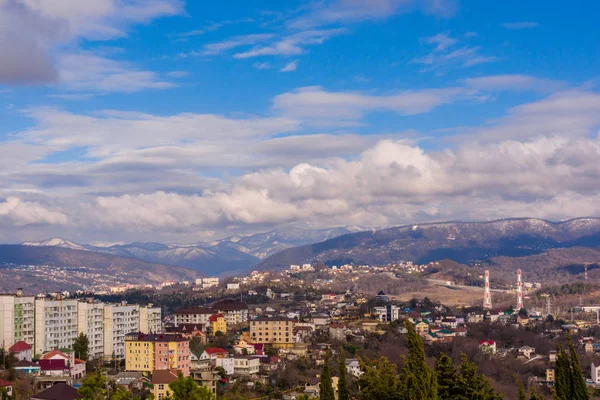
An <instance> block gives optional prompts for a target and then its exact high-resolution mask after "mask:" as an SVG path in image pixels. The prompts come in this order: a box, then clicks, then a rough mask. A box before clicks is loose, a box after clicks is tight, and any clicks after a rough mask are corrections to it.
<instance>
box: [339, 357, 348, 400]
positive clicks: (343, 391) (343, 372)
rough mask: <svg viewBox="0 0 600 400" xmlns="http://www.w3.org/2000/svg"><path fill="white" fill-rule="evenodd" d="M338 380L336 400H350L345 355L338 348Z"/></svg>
mask: <svg viewBox="0 0 600 400" xmlns="http://www.w3.org/2000/svg"><path fill="white" fill-rule="evenodd" d="M338 359H339V363H340V380H339V381H338V400H350V390H349V389H348V370H347V369H346V354H344V349H343V348H340V356H339V358H338Z"/></svg>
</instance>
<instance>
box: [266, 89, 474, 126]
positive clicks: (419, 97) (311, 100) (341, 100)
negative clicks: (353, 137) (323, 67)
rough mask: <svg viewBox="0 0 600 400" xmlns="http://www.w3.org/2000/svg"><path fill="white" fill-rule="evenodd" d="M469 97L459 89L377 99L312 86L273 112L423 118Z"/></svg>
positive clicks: (284, 98) (285, 98)
mask: <svg viewBox="0 0 600 400" xmlns="http://www.w3.org/2000/svg"><path fill="white" fill-rule="evenodd" d="M467 97H468V92H467V91H466V90H464V89H463V88H460V87H454V88H446V89H425V90H416V91H402V92H399V93H396V94H392V95H381V96H375V95H367V94H361V93H351V92H327V91H325V90H324V89H323V88H321V87H319V86H311V87H304V88H299V89H296V90H295V91H293V92H288V93H284V94H281V95H278V96H276V97H275V99H274V100H273V108H274V109H275V110H277V111H279V112H281V113H282V114H284V115H287V116H290V117H294V118H314V119H316V120H322V119H328V120H331V119H333V120H335V119H341V120H357V119H360V118H362V116H363V115H364V113H366V112H373V111H393V112H397V113H399V114H401V115H411V114H420V113H423V112H427V111H430V110H431V109H433V108H435V107H437V106H440V105H442V104H448V103H451V102H455V101H457V100H459V99H461V98H467Z"/></svg>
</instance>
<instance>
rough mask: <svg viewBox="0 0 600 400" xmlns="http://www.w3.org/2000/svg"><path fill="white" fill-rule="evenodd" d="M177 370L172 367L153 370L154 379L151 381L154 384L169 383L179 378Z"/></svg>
mask: <svg viewBox="0 0 600 400" xmlns="http://www.w3.org/2000/svg"><path fill="white" fill-rule="evenodd" d="M177 372H178V371H176V370H172V369H163V370H158V369H157V370H154V371H153V372H152V380H151V381H150V383H152V384H153V385H161V384H162V385H168V384H169V383H171V382H174V381H176V380H177V376H178V375H177Z"/></svg>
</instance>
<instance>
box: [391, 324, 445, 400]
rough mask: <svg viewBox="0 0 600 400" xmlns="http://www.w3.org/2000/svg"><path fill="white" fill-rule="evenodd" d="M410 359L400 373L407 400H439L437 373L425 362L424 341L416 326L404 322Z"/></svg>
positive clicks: (403, 394) (401, 384)
mask: <svg viewBox="0 0 600 400" xmlns="http://www.w3.org/2000/svg"><path fill="white" fill-rule="evenodd" d="M404 327H405V328H406V331H407V332H406V344H407V346H408V358H407V360H406V363H405V365H404V368H402V370H401V371H400V390H401V393H402V396H403V398H405V399H407V400H412V399H415V400H417V399H418V400H437V398H438V395H437V378H436V376H435V371H434V370H433V369H432V368H430V367H429V365H427V362H426V361H425V350H424V349H423V341H422V340H421V337H420V336H419V335H418V334H417V332H416V331H415V327H414V325H413V324H412V323H411V322H410V321H409V320H405V321H404Z"/></svg>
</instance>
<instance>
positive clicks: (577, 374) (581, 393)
mask: <svg viewBox="0 0 600 400" xmlns="http://www.w3.org/2000/svg"><path fill="white" fill-rule="evenodd" d="M569 353H570V354H571V365H570V367H571V374H572V381H573V400H589V398H590V395H589V393H588V391H587V385H586V384H585V378H584V377H583V374H582V373H581V365H580V364H579V357H578V356H577V352H576V351H575V346H573V342H571V338H569Z"/></svg>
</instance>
